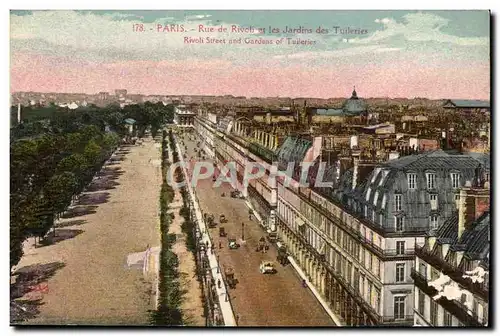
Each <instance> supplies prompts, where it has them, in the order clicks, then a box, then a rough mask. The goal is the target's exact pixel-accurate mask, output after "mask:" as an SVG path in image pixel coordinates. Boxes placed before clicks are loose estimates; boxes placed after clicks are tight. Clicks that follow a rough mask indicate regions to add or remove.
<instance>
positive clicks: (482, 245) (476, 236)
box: [436, 210, 491, 260]
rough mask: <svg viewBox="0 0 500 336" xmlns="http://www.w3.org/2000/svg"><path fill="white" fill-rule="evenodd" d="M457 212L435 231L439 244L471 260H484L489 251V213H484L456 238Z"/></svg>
mask: <svg viewBox="0 0 500 336" xmlns="http://www.w3.org/2000/svg"><path fill="white" fill-rule="evenodd" d="M458 221H459V216H458V211H457V212H455V213H454V214H453V215H452V216H451V217H450V218H448V220H446V221H445V223H444V224H443V225H442V226H441V227H440V228H439V229H437V231H436V239H437V241H438V242H439V243H442V244H450V245H451V246H450V249H451V250H452V251H463V252H464V253H465V255H466V256H467V257H468V258H469V259H472V260H484V259H486V258H487V257H488V253H489V251H490V223H491V218H490V211H489V210H487V211H485V212H484V213H483V214H482V215H481V216H479V217H478V218H477V219H476V220H475V221H474V222H473V223H467V224H468V228H467V229H466V230H465V231H464V232H463V233H462V235H461V237H460V238H459V237H458Z"/></svg>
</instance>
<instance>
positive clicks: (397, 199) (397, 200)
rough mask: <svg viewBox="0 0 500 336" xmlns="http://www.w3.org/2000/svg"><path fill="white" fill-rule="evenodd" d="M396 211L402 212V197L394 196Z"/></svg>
mask: <svg viewBox="0 0 500 336" xmlns="http://www.w3.org/2000/svg"><path fill="white" fill-rule="evenodd" d="M394 211H401V195H400V194H396V195H394Z"/></svg>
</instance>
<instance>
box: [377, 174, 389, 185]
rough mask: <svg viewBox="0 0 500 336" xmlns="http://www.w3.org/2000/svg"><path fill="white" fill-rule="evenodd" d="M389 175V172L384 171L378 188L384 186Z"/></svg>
mask: <svg viewBox="0 0 500 336" xmlns="http://www.w3.org/2000/svg"><path fill="white" fill-rule="evenodd" d="M387 175H389V171H388V170H383V171H382V178H381V179H380V182H379V183H378V186H379V187H380V186H381V185H382V184H384V182H385V180H386V178H387Z"/></svg>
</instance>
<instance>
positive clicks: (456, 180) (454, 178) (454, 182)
mask: <svg viewBox="0 0 500 336" xmlns="http://www.w3.org/2000/svg"><path fill="white" fill-rule="evenodd" d="M451 187H452V188H453V189H458V188H460V174H459V173H451Z"/></svg>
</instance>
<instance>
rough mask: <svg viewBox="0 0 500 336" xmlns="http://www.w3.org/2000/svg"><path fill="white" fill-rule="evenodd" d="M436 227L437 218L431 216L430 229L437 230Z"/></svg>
mask: <svg viewBox="0 0 500 336" xmlns="http://www.w3.org/2000/svg"><path fill="white" fill-rule="evenodd" d="M437 227H438V216H437V215H431V216H430V228H431V229H437Z"/></svg>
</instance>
